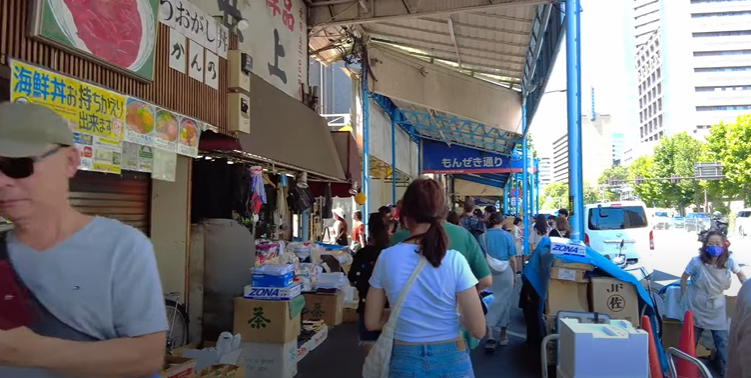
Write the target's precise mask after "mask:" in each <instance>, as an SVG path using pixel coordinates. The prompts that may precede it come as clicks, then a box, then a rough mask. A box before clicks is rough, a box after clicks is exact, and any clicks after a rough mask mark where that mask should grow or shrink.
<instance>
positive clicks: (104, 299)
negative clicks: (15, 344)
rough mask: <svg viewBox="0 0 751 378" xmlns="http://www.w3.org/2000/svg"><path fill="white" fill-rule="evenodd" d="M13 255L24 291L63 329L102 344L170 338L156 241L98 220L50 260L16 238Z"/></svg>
mask: <svg viewBox="0 0 751 378" xmlns="http://www.w3.org/2000/svg"><path fill="white" fill-rule="evenodd" d="M7 243H8V255H9V257H10V259H11V261H12V262H13V266H14V268H15V270H16V272H17V273H18V275H19V276H20V278H21V279H22V280H23V282H24V284H25V285H26V286H27V287H28V288H29V289H30V290H31V291H32V292H33V293H34V295H35V296H36V297H37V299H38V300H39V301H40V302H41V303H42V304H43V305H44V307H46V308H47V310H49V312H50V313H52V314H53V315H55V317H57V318H58V319H59V320H60V321H61V322H62V323H64V324H66V325H67V326H68V327H70V328H73V329H75V330H76V331H78V333H81V334H85V335H87V336H89V337H90V338H92V339H95V340H111V339H116V338H127V337H138V336H144V335H148V334H152V333H157V332H164V331H166V330H167V315H166V309H165V305H164V293H163V292H162V284H161V280H160V279H159V271H158V269H157V265H156V259H155V257H154V247H153V246H152V244H151V241H150V240H149V239H148V238H147V237H146V236H145V235H144V234H143V233H141V232H140V231H138V230H136V229H135V228H133V227H130V226H127V225H125V224H123V223H120V222H119V221H116V220H113V219H108V218H101V217H95V218H93V219H92V220H91V221H90V222H89V223H88V224H87V225H86V226H84V227H83V228H82V229H80V230H78V231H77V232H76V233H75V234H73V235H72V236H70V237H69V238H68V239H66V240H64V241H62V242H61V243H60V244H58V245H56V246H54V247H52V248H50V249H48V250H46V251H43V252H37V251H35V250H33V249H31V248H29V247H27V246H26V245H24V244H22V243H21V242H19V241H18V239H16V238H15V235H13V233H12V232H11V233H10V234H9V235H8V238H7ZM0 376H2V377H13V376H16V377H33V378H56V377H63V375H59V374H55V373H51V372H47V371H42V370H38V369H33V370H32V369H20V368H13V367H0Z"/></svg>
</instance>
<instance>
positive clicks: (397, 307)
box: [384, 256, 428, 332]
mask: <svg viewBox="0 0 751 378" xmlns="http://www.w3.org/2000/svg"><path fill="white" fill-rule="evenodd" d="M427 262H428V260H426V259H425V257H423V256H420V261H419V262H418V263H417V266H416V267H415V269H414V270H413V271H412V274H411V275H410V276H409V279H408V280H407V283H406V284H404V287H403V288H402V290H401V291H400V292H399V296H398V297H397V298H396V303H394V306H393V307H391V315H390V316H389V320H388V322H386V326H385V327H384V330H385V329H386V328H388V329H389V331H390V332H391V331H393V329H395V328H396V320H397V318H399V313H400V312H401V310H402V303H404V298H406V297H407V292H409V289H410V288H411V287H412V284H414V283H415V279H416V278H417V275H418V274H420V272H421V271H422V268H423V267H424V266H425V263H427Z"/></svg>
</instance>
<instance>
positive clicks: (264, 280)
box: [250, 272, 295, 287]
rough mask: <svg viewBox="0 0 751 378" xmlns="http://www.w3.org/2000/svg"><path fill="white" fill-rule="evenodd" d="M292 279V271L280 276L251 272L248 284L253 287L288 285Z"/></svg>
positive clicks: (290, 284)
mask: <svg viewBox="0 0 751 378" xmlns="http://www.w3.org/2000/svg"><path fill="white" fill-rule="evenodd" d="M294 279H295V273H294V272H289V273H286V274H283V275H281V276H272V275H269V274H263V273H253V274H252V276H251V284H250V285H251V286H253V287H290V286H292V284H293V281H294Z"/></svg>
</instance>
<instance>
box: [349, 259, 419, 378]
mask: <svg viewBox="0 0 751 378" xmlns="http://www.w3.org/2000/svg"><path fill="white" fill-rule="evenodd" d="M426 262H427V260H425V258H424V257H421V258H420V262H419V263H417V266H416V267H415V270H413V271H412V275H410V276H409V279H408V280H407V283H406V284H405V285H404V287H403V288H402V291H401V292H399V297H397V298H396V303H395V304H394V306H392V307H391V315H390V316H389V320H388V321H387V322H386V325H384V326H383V330H382V331H381V335H380V336H379V337H378V340H377V341H376V342H375V344H374V345H373V349H371V350H370V353H368V357H366V358H365V364H364V365H363V367H362V376H363V378H388V376H389V367H390V366H391V350H392V349H393V347H394V332H395V331H396V322H397V321H398V319H399V312H400V311H401V309H402V303H403V302H404V298H405V297H406V296H407V292H408V291H409V289H410V287H412V284H413V283H414V282H415V278H417V275H418V274H420V271H422V268H423V267H424V266H425V263H426Z"/></svg>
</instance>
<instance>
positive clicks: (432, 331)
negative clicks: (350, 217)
mask: <svg viewBox="0 0 751 378" xmlns="http://www.w3.org/2000/svg"><path fill="white" fill-rule="evenodd" d="M445 212H446V205H445V203H444V197H443V191H442V189H441V187H440V186H439V185H438V183H437V182H436V181H435V180H431V179H418V180H415V181H414V182H412V184H410V186H409V187H408V188H407V191H406V192H405V193H404V197H403V199H402V209H401V212H400V219H401V220H402V221H403V224H404V226H405V227H406V228H407V230H409V233H410V236H409V237H408V238H407V240H405V241H404V242H402V243H399V244H397V245H395V246H393V247H391V248H387V249H384V250H383V251H382V252H381V254H380V256H379V257H378V261H377V262H376V264H375V268H374V270H373V275H372V277H371V279H370V290H369V291H368V295H367V299H366V301H365V325H366V327H367V328H368V329H369V330H371V331H376V330H380V329H381V328H382V327H383V326H384V325H385V323H386V321H388V313H386V312H385V306H386V303H387V301H388V303H391V304H394V305H395V306H397V305H398V304H397V303H398V301H397V298H398V297H399V295H400V293H401V292H402V289H404V290H405V297H404V300H403V302H402V303H401V306H400V307H399V308H398V318H397V319H396V329H395V332H394V345H393V349H392V355H391V362H390V364H389V377H403V376H411V377H433V376H449V375H450V376H456V377H459V376H461V377H469V378H471V377H474V374H473V371H472V362H471V361H470V359H469V353H468V351H467V346H466V344H465V342H464V339H463V338H462V335H461V327H462V326H463V327H464V328H465V329H466V330H467V331H469V332H470V333H471V334H472V336H474V337H476V338H481V337H483V336H484V334H485V318H484V315H483V311H482V306H481V304H480V299H479V297H478V295H477V290H476V288H475V285H477V283H478V281H477V279H476V278H475V277H474V275H473V274H472V271H471V269H470V267H469V264H468V263H467V260H466V259H465V258H464V256H463V255H462V254H460V253H459V252H457V251H456V250H449V249H448V238H447V236H446V232H445V231H444V229H443V227H442V223H443V221H444V217H445V215H446V214H445ZM423 261H424V263H423ZM411 277H414V279H413V280H410V278H411ZM410 281H411V282H410ZM457 308H458V309H459V314H460V315H457ZM393 311H397V309H396V308H394V309H393ZM447 361H451V362H452V363H450V364H447V363H446V362H447Z"/></svg>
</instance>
